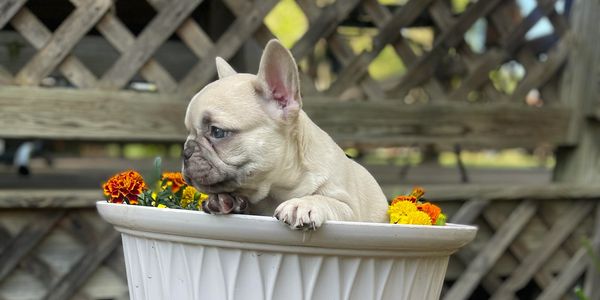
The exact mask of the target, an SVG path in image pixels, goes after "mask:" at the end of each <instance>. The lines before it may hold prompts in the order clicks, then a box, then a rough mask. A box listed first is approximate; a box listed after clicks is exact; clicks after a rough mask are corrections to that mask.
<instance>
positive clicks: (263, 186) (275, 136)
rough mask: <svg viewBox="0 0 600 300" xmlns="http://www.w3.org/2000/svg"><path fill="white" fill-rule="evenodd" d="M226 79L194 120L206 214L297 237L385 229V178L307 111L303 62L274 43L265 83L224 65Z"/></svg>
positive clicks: (263, 68)
mask: <svg viewBox="0 0 600 300" xmlns="http://www.w3.org/2000/svg"><path fill="white" fill-rule="evenodd" d="M217 71H218V74H219V80H217V81H215V82H212V83H210V84H209V85H207V86H206V87H205V88H204V89H202V90H201V91H200V92H199V93H198V94H196V95H195V96H194V97H193V98H192V100H191V102H190V104H189V106H188V109H187V113H186V116H185V125H186V127H187V129H188V132H189V135H188V138H187V141H186V143H185V146H184V151H183V156H184V162H183V174H184V176H185V179H186V181H187V182H189V183H191V184H193V185H194V186H195V187H196V188H197V189H199V190H202V191H204V192H206V193H208V194H210V196H209V199H208V200H207V201H204V203H203V209H204V211H205V212H207V213H212V214H228V213H242V212H250V213H254V214H262V215H266V214H273V215H274V216H275V218H277V219H279V220H280V221H282V222H284V223H285V224H287V225H289V226H290V227H291V228H293V229H316V228H318V227H319V226H321V224H323V222H325V221H327V220H343V221H368V222H385V220H386V209H387V201H386V198H385V196H384V194H383V192H382V191H381V188H380V187H379V185H378V184H377V182H376V181H375V179H374V178H373V177H372V176H371V174H369V172H367V170H365V169H364V168H363V167H362V166H360V165H359V164H357V163H356V162H354V161H353V160H351V159H348V158H347V157H346V155H345V154H344V151H343V150H342V149H341V148H340V147H339V146H338V145H336V143H335V142H334V141H333V140H332V139H331V137H329V135H328V134H327V133H325V132H324V131H323V130H321V129H320V128H319V127H317V125H315V124H314V123H313V122H312V121H311V120H310V118H309V117H308V116H307V115H306V114H305V113H304V111H303V110H302V99H301V97H300V87H299V81H298V69H297V66H296V62H295V61H294V58H293V57H292V55H291V53H290V52H289V51H288V50H287V49H286V48H285V47H283V46H282V45H281V44H280V43H279V41H277V40H272V41H270V42H269V43H268V44H267V46H266V48H265V51H264V53H263V55H262V58H261V61H260V67H259V71H258V74H257V75H253V74H237V73H236V72H235V71H234V70H233V69H232V68H231V66H229V65H228V64H227V62H225V61H224V60H223V59H221V58H217Z"/></svg>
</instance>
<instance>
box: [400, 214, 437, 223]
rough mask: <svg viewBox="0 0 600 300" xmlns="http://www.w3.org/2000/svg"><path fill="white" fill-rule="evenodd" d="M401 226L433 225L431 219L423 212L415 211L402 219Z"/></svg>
mask: <svg viewBox="0 0 600 300" xmlns="http://www.w3.org/2000/svg"><path fill="white" fill-rule="evenodd" d="M398 223H399V224H414V225H431V218H430V217H429V215H428V214H427V213H425V212H422V211H413V212H410V213H408V214H406V215H405V216H403V217H401V218H400V222H398Z"/></svg>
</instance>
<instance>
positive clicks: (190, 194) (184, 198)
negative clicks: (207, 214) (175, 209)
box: [179, 186, 208, 209]
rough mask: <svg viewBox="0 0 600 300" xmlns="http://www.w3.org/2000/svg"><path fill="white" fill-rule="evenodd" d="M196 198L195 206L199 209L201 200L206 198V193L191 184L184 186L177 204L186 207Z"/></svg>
mask: <svg viewBox="0 0 600 300" xmlns="http://www.w3.org/2000/svg"><path fill="white" fill-rule="evenodd" d="M196 198H197V199H198V206H197V207H196V208H198V209H200V208H201V207H202V201H204V200H206V199H208V195H207V194H203V193H200V192H198V190H196V189H195V188H194V187H193V186H186V187H185V188H184V189H183V193H182V194H181V200H180V201H179V205H181V207H183V208H186V207H188V206H189V205H190V204H192V203H193V202H194V200H195V199H196Z"/></svg>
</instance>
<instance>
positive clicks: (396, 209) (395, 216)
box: [388, 200, 418, 224]
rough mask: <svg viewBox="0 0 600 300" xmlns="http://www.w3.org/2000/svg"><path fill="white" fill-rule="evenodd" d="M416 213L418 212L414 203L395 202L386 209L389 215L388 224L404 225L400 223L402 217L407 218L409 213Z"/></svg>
mask: <svg viewBox="0 0 600 300" xmlns="http://www.w3.org/2000/svg"><path fill="white" fill-rule="evenodd" d="M416 211H418V210H417V206H416V205H415V203H413V202H411V201H406V200H403V201H397V202H396V203H394V204H392V205H390V207H389V208H388V214H389V215H390V223H392V224H397V223H401V224H402V223H403V224H406V223H404V222H401V221H402V220H404V219H403V218H402V217H404V216H407V215H408V214H409V213H412V212H416Z"/></svg>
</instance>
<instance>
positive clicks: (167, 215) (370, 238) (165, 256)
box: [97, 202, 477, 300]
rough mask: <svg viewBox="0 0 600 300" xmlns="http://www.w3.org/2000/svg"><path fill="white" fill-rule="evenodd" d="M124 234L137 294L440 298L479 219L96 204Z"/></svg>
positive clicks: (172, 296) (138, 296)
mask: <svg viewBox="0 0 600 300" xmlns="http://www.w3.org/2000/svg"><path fill="white" fill-rule="evenodd" d="M97 208H98V211H99V212H100V215H101V216H102V217H103V218H104V219H105V220H106V221H108V222H109V223H111V224H113V225H114V226H115V228H116V229H117V230H118V231H120V232H121V233H122V238H123V248H124V252H125V263H126V267H127V280H128V283H129V292H130V297H131V299H211V300H219V299H286V300H293V299H360V300H364V299H395V300H396V299H407V300H409V299H438V298H439V295H440V292H441V289H442V283H443V280H444V275H445V273H446V267H447V265H448V258H449V256H450V254H452V253H454V252H455V251H456V250H458V249H459V248H460V247H462V246H464V245H465V244H467V243H468V242H470V241H471V240H472V239H473V238H474V237H475V233H476V231H477V229H476V228H475V227H473V226H464V225H453V224H449V225H447V226H418V225H414V226H413V225H392V224H375V223H358V222H326V224H324V225H323V226H322V227H321V228H319V229H318V230H317V231H315V232H301V231H292V230H290V229H288V227H286V226H283V225H282V224H279V222H278V221H277V220H275V219H273V218H270V217H261V216H248V215H228V216H213V215H208V214H205V213H202V212H195V211H186V210H175V209H158V208H153V207H141V206H129V205H123V204H110V203H106V202H98V203H97Z"/></svg>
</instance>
